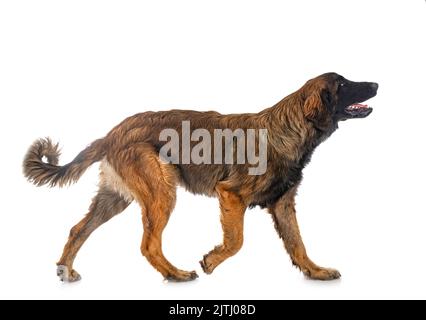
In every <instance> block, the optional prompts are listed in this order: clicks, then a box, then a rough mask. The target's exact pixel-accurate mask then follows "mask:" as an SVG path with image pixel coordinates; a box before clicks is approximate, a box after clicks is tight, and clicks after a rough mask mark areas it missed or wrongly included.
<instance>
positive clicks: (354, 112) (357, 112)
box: [345, 103, 373, 118]
mask: <svg viewBox="0 0 426 320" xmlns="http://www.w3.org/2000/svg"><path fill="white" fill-rule="evenodd" d="M372 111H373V108H370V107H369V106H368V105H367V104H361V103H354V104H351V105H350V106H348V107H346V108H345V113H346V115H348V116H349V117H350V118H365V117H366V116H368V115H369V114H370V113H371V112H372Z"/></svg>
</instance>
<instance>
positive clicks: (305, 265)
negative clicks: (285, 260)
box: [269, 187, 340, 280]
mask: <svg viewBox="0 0 426 320" xmlns="http://www.w3.org/2000/svg"><path fill="white" fill-rule="evenodd" d="M296 189H297V187H295V188H293V189H291V190H289V191H288V192H287V193H286V194H285V195H284V196H282V197H281V198H280V199H279V200H278V201H277V202H276V203H275V204H274V205H273V206H271V207H270V208H269V212H270V213H271V214H272V217H273V219H274V222H275V228H276V229H277V232H278V234H279V236H280V237H281V238H282V239H283V241H284V246H285V248H286V250H287V252H288V253H289V255H290V258H291V260H292V262H293V264H294V265H295V266H297V267H298V268H300V270H301V271H302V272H303V273H304V274H305V275H306V276H307V277H309V278H311V279H318V280H333V279H338V278H340V273H339V272H338V271H337V270H334V269H329V268H322V267H319V266H317V265H316V264H315V263H313V262H312V261H311V259H309V257H308V255H307V253H306V249H305V246H304V244H303V241H302V237H301V235H300V231H299V226H298V224H297V219H296V209H295V201H294V197H295V195H296Z"/></svg>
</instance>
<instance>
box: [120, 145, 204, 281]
mask: <svg viewBox="0 0 426 320" xmlns="http://www.w3.org/2000/svg"><path fill="white" fill-rule="evenodd" d="M117 158H118V159H119V162H118V163H117V171H118V173H119V174H120V175H121V176H122V178H123V180H124V182H125V183H126V185H127V186H128V188H129V189H130V190H131V192H132V194H133V195H134V196H135V199H136V200H137V201H138V202H139V204H140V205H141V207H142V222H143V229H144V233H143V239H142V244H141V252H142V254H143V255H144V256H145V257H146V258H147V260H148V261H149V262H150V263H151V265H152V266H153V267H154V268H155V269H157V270H158V271H159V272H160V273H161V274H162V275H163V276H164V278H165V279H167V280H172V281H189V280H194V279H195V278H197V277H198V276H197V274H196V273H195V271H192V272H188V271H183V270H180V269H178V268H176V267H175V266H173V265H172V264H171V263H170V262H169V261H168V260H167V259H166V258H165V256H164V254H163V249H162V234H163V230H164V228H165V227H166V225H167V222H168V220H169V217H170V215H171V213H172V211H173V208H174V205H175V202H176V185H177V182H178V173H177V172H176V169H175V168H174V167H173V165H171V164H165V163H163V162H161V160H160V159H159V156H158V153H157V152H156V151H155V150H154V149H153V148H152V146H150V145H147V144H139V145H137V146H133V147H129V148H127V149H126V150H122V151H121V152H119V153H118V154H117Z"/></svg>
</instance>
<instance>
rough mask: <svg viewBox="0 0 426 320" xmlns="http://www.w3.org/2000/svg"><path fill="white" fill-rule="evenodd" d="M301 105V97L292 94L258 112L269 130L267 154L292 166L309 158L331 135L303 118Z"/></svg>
mask: <svg viewBox="0 0 426 320" xmlns="http://www.w3.org/2000/svg"><path fill="white" fill-rule="evenodd" d="M302 105H303V100H302V99H301V97H300V95H298V94H292V95H290V96H288V97H286V98H284V99H283V100H281V101H280V102H278V103H277V104H275V105H274V106H273V107H271V108H268V109H265V110H263V111H262V112H260V113H259V116H260V117H261V118H262V119H263V121H262V122H263V123H264V125H265V126H266V127H267V128H268V143H269V146H270V150H268V152H269V151H270V152H272V153H273V154H276V155H277V156H279V157H280V158H282V159H287V160H288V161H289V162H293V163H298V162H299V161H301V160H303V159H304V158H306V157H307V156H308V155H307V154H306V153H307V152H308V153H312V151H313V150H314V149H315V148H316V147H317V146H318V145H319V144H320V143H321V142H322V141H324V140H325V139H326V138H327V137H328V135H329V134H325V132H324V131H322V130H321V129H320V128H316V127H315V125H314V123H312V122H310V121H308V120H307V119H306V118H305V117H304V115H303V112H302Z"/></svg>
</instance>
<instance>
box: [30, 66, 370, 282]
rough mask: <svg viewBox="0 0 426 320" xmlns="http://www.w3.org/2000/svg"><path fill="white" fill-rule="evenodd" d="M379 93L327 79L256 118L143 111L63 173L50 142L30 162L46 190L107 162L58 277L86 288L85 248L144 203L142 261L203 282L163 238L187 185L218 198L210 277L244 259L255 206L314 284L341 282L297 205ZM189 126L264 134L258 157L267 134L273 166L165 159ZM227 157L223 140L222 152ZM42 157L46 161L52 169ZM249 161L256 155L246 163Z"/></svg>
mask: <svg viewBox="0 0 426 320" xmlns="http://www.w3.org/2000/svg"><path fill="white" fill-rule="evenodd" d="M377 89H378V85H377V84H376V83H371V82H352V81H349V80H346V79H345V78H343V77H342V76H340V75H338V74H335V73H327V74H323V75H321V76H319V77H317V78H314V79H312V80H310V81H308V82H307V83H306V84H305V85H304V86H303V87H302V88H300V89H299V90H298V91H296V92H294V93H293V94H291V95H289V96H287V97H286V98H284V99H283V100H281V101H280V102H278V103H277V104H276V105H274V106H273V107H271V108H268V109H265V110H263V111H261V112H260V113H257V114H232V115H222V114H219V113H217V112H196V111H183V110H172V111H163V112H145V113H140V114H136V115H134V116H132V117H130V118H127V119H126V120H124V121H123V122H122V123H120V124H119V125H118V126H116V127H115V128H114V129H113V130H112V131H111V132H109V133H108V134H107V136H106V137H104V138H102V139H99V140H96V141H94V142H93V143H92V144H91V145H90V146H89V147H87V148H86V149H85V150H83V151H82V152H80V154H79V155H78V156H77V157H76V158H75V159H74V160H73V161H72V162H70V163H68V164H66V165H64V166H59V165H58V158H59V151H58V146H57V145H54V144H52V142H51V140H50V139H40V140H38V141H36V142H35V143H34V144H33V145H32V146H31V147H30V149H29V151H28V153H27V155H26V156H25V159H24V164H23V166H24V174H25V176H26V177H27V178H28V180H29V181H31V182H33V183H34V184H36V185H38V186H41V185H45V184H48V185H50V186H63V185H66V184H68V183H72V182H75V181H77V180H78V179H79V178H80V176H81V175H82V174H83V173H84V171H85V170H86V169H87V168H88V167H89V166H90V165H92V164H93V163H95V162H97V161H101V173H100V188H99V192H98V194H97V195H96V196H95V197H94V199H93V201H92V204H91V206H90V209H89V213H88V214H87V215H86V217H85V218H84V219H83V220H81V221H80V222H79V223H78V224H77V225H75V226H74V227H73V228H72V229H71V232H70V235H69V239H68V242H67V244H66V245H65V248H64V251H63V254H62V257H61V258H60V260H59V262H58V263H57V264H58V275H59V276H60V278H61V280H64V281H77V280H79V279H80V276H79V274H78V273H77V272H76V271H75V270H74V269H73V262H74V259H75V257H76V255H77V252H78V250H79V249H80V248H81V246H82V245H83V243H84V241H85V240H86V239H87V238H88V237H89V235H90V234H91V233H92V232H93V231H94V230H95V229H96V228H98V227H99V226H100V225H101V224H103V223H105V222H106V221H108V220H109V219H111V218H112V217H114V216H115V215H117V214H119V213H121V212H122V211H123V210H124V209H126V207H127V206H128V205H129V204H130V203H131V202H132V201H133V200H136V201H137V202H138V203H139V204H140V206H141V207H142V219H143V226H144V234H143V240H142V245H141V251H142V254H143V255H144V256H145V257H146V258H147V259H148V261H149V262H150V263H151V264H152V265H153V266H154V268H156V269H157V270H158V271H159V272H161V274H162V275H163V276H164V277H165V278H166V279H171V280H176V281H186V280H192V279H195V278H196V277H197V274H196V273H195V272H194V271H193V272H187V271H182V270H179V269H177V268H176V267H175V266H173V265H172V264H171V263H170V262H169V261H168V260H167V259H166V258H165V257H164V255H163V252H162V241H161V238H162V233H163V230H164V228H165V227H166V225H167V221H168V219H169V217H170V214H171V213H172V210H173V207H174V205H175V200H176V187H177V185H182V186H184V187H185V188H186V189H187V190H189V191H191V192H193V193H195V194H204V195H208V196H216V197H217V198H218V199H219V205H220V209H221V222H222V227H223V232H224V237H223V244H221V245H220V246H217V247H216V248H214V249H213V250H212V251H210V252H209V253H208V254H207V255H205V256H204V258H203V259H202V261H201V266H202V268H203V270H204V271H205V272H206V273H211V272H213V270H214V269H215V268H216V267H217V266H218V265H219V264H220V263H222V262H223V261H224V260H226V259H227V258H229V257H231V256H232V255H234V254H236V253H237V252H238V250H239V249H240V248H241V246H242V244H243V220H244V212H245V210H246V208H247V207H253V206H256V205H259V206H261V207H262V208H267V209H268V211H269V212H270V213H271V215H272V217H273V219H274V222H275V226H276V229H277V231H278V233H279V235H280V237H281V238H282V239H283V241H284V246H285V248H286V249H287V251H288V253H289V254H290V257H291V259H292V261H293V263H294V265H296V266H297V267H299V268H300V270H301V271H302V272H303V273H304V274H305V275H307V276H308V277H310V278H312V279H321V280H330V279H336V278H339V277H340V274H339V272H338V271H337V270H333V269H327V268H322V267H319V266H317V265H316V264H315V263H313V262H312V261H311V260H310V259H309V257H308V256H307V254H306V251H305V247H304V245H303V242H302V238H301V236H300V233H299V229H298V225H297V220H296V212H295V208H294V198H295V194H296V190H297V187H298V185H299V183H300V181H301V179H302V169H303V168H304V166H305V165H306V164H307V163H308V162H309V160H310V157H311V155H312V152H313V151H314V149H315V148H316V147H317V146H318V145H319V144H320V143H321V142H322V141H324V140H325V139H326V138H327V137H328V136H330V134H331V133H333V132H334V131H335V130H336V129H337V123H338V121H340V120H346V119H351V118H363V117H366V116H368V115H369V114H370V113H371V111H372V109H371V108H369V107H367V106H366V105H361V104H360V102H363V101H365V100H367V99H369V98H371V97H373V96H375V95H376V92H377ZM186 121H190V126H191V128H190V129H189V130H190V132H191V133H194V132H195V130H197V129H202V130H204V131H202V132H203V133H210V134H213V133H214V132H215V130H217V129H231V130H232V132H236V130H239V129H241V130H243V131H242V132H248V131H247V130H249V129H254V130H258V131H256V132H255V140H256V141H258V142H259V146H258V147H254V149H255V151H256V152H257V153H259V154H260V152H261V149H260V148H261V145H260V142H261V138H260V133H259V132H260V131H259V130H260V129H266V131H267V143H266V149H265V150H266V151H267V158H266V159H267V166H266V167H265V168H264V170H263V171H262V172H260V173H259V172H258V173H257V174H252V175H251V174H248V172H249V169H250V168H249V164H248V163H245V162H244V161H235V157H234V158H233V160H232V161H231V162H230V161H226V160H225V161H224V162H225V164H223V162H220V161H216V159H215V161H213V160H212V155H211V152H210V150H207V149H203V157H204V158H203V159H204V160H206V159H207V160H208V161H204V162H201V163H200V162H199V161H192V160H190V161H188V159H183V158H184V157H186V158H187V156H185V155H184V153H183V151H182V150H179V151H178V154H176V153H175V154H174V157H175V158H174V159H172V158H173V157H171V158H169V160H170V159H171V160H172V161H169V162H167V161H164V159H163V158H162V157H161V156H160V153H161V150H162V148H163V147H164V146H165V145H166V144H167V143H169V142H168V140H167V139H166V140H164V139H161V138H160V137H161V135H162V132H164V129H169V130H170V129H173V130H174V132H177V134H179V136H182V139H183V136H184V135H185V134H186V133H185V132H184V127H183V124H184V123H185V122H186ZM235 138H236V136H234V137H233V140H235ZM203 139H204V138H203ZM193 140H194V139H193ZM195 140H196V139H195ZM225 145H226V143H225ZM194 146H195V142H194V141H191V143H190V147H194ZM239 146H240V145H239ZM243 146H245V144H243ZM215 147H217V145H215ZM232 148H233V149H232V154H231V155H236V154H237V153H238V152H239V150H237V149H238V148H234V146H233V147H232ZM247 148H248V142H247ZM221 149H223V145H222V141H220V144H219V149H218V150H219V151H220V150H221ZM206 150H207V151H206ZM218 150H217V149H215V151H218ZM247 156H248V155H247ZM43 157H46V159H47V162H43V160H42V159H43ZM215 157H216V155H215ZM224 157H226V155H223V154H222V153H220V155H219V158H218V159H219V160H223V159H224ZM240 160H247V157H246V156H245V155H244V159H240ZM195 162H196V163H195Z"/></svg>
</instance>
